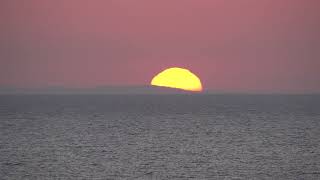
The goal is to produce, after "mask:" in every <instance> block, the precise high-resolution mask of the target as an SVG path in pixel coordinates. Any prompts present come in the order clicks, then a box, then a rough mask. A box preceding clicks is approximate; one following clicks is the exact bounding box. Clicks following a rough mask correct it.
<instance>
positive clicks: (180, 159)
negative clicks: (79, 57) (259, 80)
mask: <svg viewBox="0 0 320 180" xmlns="http://www.w3.org/2000/svg"><path fill="white" fill-rule="evenodd" d="M0 176H1V178H0V179H320V97H319V96H315V95H313V96H311V95H309V96H293V95H291V96H289V95H288V96H285V95H281V96H280V95H261V96H258V95H10V96H4V95H2V96H0Z"/></svg>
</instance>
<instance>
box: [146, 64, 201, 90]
mask: <svg viewBox="0 0 320 180" xmlns="http://www.w3.org/2000/svg"><path fill="white" fill-rule="evenodd" d="M151 85H153V86H162V87H169V88H177V89H183V90H186V91H202V84H201V81H200V79H199V78H198V77H197V76H196V75H195V74H193V73H192V72H191V71H189V70H187V69H183V68H178V67H174V68H168V69H166V70H164V71H162V72H160V73H159V74H157V75H156V76H155V77H154V78H153V79H152V81H151Z"/></svg>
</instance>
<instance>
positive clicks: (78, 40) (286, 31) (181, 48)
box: [0, 0, 320, 92]
mask: <svg viewBox="0 0 320 180" xmlns="http://www.w3.org/2000/svg"><path fill="white" fill-rule="evenodd" d="M0 26H1V29H0V40H1V41H0V86H19V87H43V86H67V87H95V86H109V85H121V86H127V85H144V84H149V82H150V80H151V78H152V77H153V75H155V74H156V73H157V72H160V71H161V70H163V69H164V68H166V67H171V66H179V67H185V68H188V69H190V70H191V71H193V72H195V73H196V74H198V75H199V77H200V78H201V80H202V82H203V85H204V88H205V89H211V90H218V91H221V90H226V91H266V92H274V91H282V92H283V91H284V92H286V91H288V92H320V1H319V0H161V1H160V0H105V1H101V0H96V1H94V0H65V1H63V0H28V1H19V0H1V2H0Z"/></svg>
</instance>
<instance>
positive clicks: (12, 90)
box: [0, 85, 320, 95]
mask: <svg viewBox="0 0 320 180" xmlns="http://www.w3.org/2000/svg"><path fill="white" fill-rule="evenodd" d="M1 94H2V95H6V94H8V95H10V94H248V95H249V94H253V95H255V94H293V95H295V94H297V95H300V94H302V95H303V94H306V95H308V94H312V95H313V94H316V95H317V94H320V92H282V91H279V92H265V91H227V90H225V91H223V90H209V89H204V90H203V91H202V92H192V91H185V90H181V89H175V88H167V87H159V86H148V85H145V86H144V85H141V86H100V87H92V88H73V87H62V86H61V87H59V86H53V87H41V88H20V87H10V86H7V87H0V95H1Z"/></svg>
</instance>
